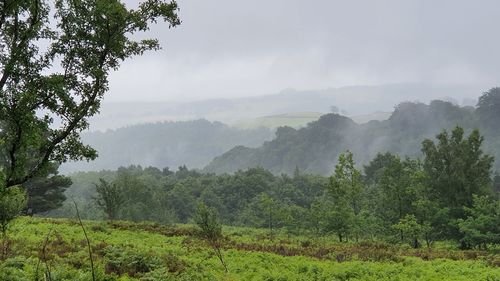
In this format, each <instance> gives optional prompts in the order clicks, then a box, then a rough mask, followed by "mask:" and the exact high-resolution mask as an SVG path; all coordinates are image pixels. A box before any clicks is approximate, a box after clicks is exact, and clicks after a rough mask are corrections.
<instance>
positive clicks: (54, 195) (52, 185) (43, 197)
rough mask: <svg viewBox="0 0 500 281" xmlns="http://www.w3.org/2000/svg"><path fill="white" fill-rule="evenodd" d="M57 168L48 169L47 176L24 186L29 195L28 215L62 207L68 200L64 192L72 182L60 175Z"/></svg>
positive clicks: (42, 176) (53, 166)
mask: <svg viewBox="0 0 500 281" xmlns="http://www.w3.org/2000/svg"><path fill="white" fill-rule="evenodd" d="M57 168H58V166H57V165H52V166H51V167H49V168H48V169H47V171H48V173H47V174H44V175H40V176H37V177H35V178H33V179H31V180H29V181H27V182H26V183H25V184H24V187H25V189H26V193H27V195H28V204H27V213H28V214H38V213H43V212H47V211H50V210H54V209H57V208H59V207H62V205H63V203H64V201H65V200H66V195H65V194H64V192H65V191H66V189H67V188H68V187H69V186H70V185H71V184H72V181H71V178H70V177H67V176H63V175H59V174H58V172H57Z"/></svg>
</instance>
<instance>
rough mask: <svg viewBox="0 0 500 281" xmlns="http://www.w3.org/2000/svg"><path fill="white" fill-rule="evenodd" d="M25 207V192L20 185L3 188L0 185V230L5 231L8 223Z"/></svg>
mask: <svg viewBox="0 0 500 281" xmlns="http://www.w3.org/2000/svg"><path fill="white" fill-rule="evenodd" d="M25 207H26V193H25V192H24V189H22V188H21V187H17V186H16V187H11V188H5V186H1V185H0V231H1V232H2V234H3V235H5V233H6V232H7V227H8V225H9V223H10V222H11V221H12V220H13V219H15V218H16V217H17V216H19V214H20V213H21V211H22V210H23V209H24V208H25Z"/></svg>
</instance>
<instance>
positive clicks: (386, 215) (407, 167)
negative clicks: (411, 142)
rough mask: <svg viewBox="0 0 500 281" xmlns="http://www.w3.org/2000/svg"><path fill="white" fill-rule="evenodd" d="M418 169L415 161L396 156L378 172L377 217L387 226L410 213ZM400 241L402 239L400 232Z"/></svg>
mask: <svg viewBox="0 0 500 281" xmlns="http://www.w3.org/2000/svg"><path fill="white" fill-rule="evenodd" d="M419 169H420V167H419V163H418V162H417V161H413V160H410V159H406V160H401V159H400V158H399V157H397V156H396V157H394V158H392V160H391V161H390V162H387V163H386V166H385V167H384V168H382V169H381V170H380V171H379V175H378V177H377V178H378V179H377V184H376V189H377V191H378V193H377V197H376V198H377V203H378V204H377V206H376V207H377V213H378V214H377V215H378V216H379V217H381V218H382V219H383V221H384V222H386V223H387V224H388V225H389V226H390V225H393V224H396V223H397V222H399V221H400V220H401V219H402V218H404V217H405V216H406V215H407V214H409V213H411V212H412V201H414V200H415V196H414V193H415V190H414V189H415V182H414V175H415V173H417V172H418V170H419ZM400 239H401V240H403V239H404V234H403V232H402V231H400Z"/></svg>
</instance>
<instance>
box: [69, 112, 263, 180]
mask: <svg viewBox="0 0 500 281" xmlns="http://www.w3.org/2000/svg"><path fill="white" fill-rule="evenodd" d="M272 134H273V132H272V131H271V130H269V129H266V128H258V129H252V130H243V129H237V128H234V127H229V126H227V125H224V124H222V123H220V122H209V121H207V120H203V119H200V120H195V121H178V122H158V123H153V124H141V125H133V126H128V127H124V128H120V129H115V130H107V131H105V132H88V133H85V134H82V141H83V142H84V143H86V144H89V145H91V146H92V147H93V148H95V149H96V150H97V152H98V154H99V157H98V158H97V159H95V160H94V161H92V162H86V161H80V162H70V163H66V164H64V165H63V166H62V167H61V168H60V170H61V171H63V172H66V173H68V172H75V171H89V170H93V171H98V170H102V169H117V168H118V167H120V166H127V165H142V166H155V167H178V166H181V165H187V166H189V167H191V168H203V167H204V166H205V165H207V164H208V163H209V162H210V161H211V160H212V159H213V158H214V157H215V156H217V155H220V154H222V153H224V152H226V151H227V150H229V149H231V148H232V147H234V146H235V145H245V146H249V147H256V146H259V145H261V144H262V143H263V142H264V141H266V140H270V139H271V138H272Z"/></svg>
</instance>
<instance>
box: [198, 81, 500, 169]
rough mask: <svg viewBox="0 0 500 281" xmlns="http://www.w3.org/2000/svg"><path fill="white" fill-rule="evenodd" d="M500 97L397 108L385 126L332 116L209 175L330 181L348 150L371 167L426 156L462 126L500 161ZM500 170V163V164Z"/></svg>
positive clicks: (227, 159)
mask: <svg viewBox="0 0 500 281" xmlns="http://www.w3.org/2000/svg"><path fill="white" fill-rule="evenodd" d="M499 97H500V91H499V90H498V88H493V89H491V90H489V91H488V92H486V93H484V94H483V96H482V97H481V98H480V100H479V103H478V105H477V107H471V106H464V107H461V106H458V105H455V104H453V103H450V102H445V101H440V100H434V101H432V102H431V103H429V104H423V103H418V102H404V103H401V104H399V105H397V106H396V107H395V109H394V112H393V114H392V115H391V117H390V118H389V119H388V120H385V121H370V122H368V123H366V124H362V125H359V124H356V123H355V122H353V121H352V120H350V119H349V118H347V117H345V116H341V115H337V114H327V115H324V116H322V117H321V118H320V119H319V120H318V121H315V122H311V123H309V125H308V126H307V127H304V128H300V129H294V128H290V127H281V128H279V129H278V130H277V131H276V136H275V138H274V139H273V140H272V141H269V142H266V143H264V144H263V145H262V146H261V147H257V148H247V147H243V146H237V147H234V148H233V149H231V150H230V151H228V152H226V153H224V154H222V155H221V156H218V157H216V158H215V159H214V160H213V161H212V162H211V163H210V164H209V165H207V167H206V168H205V170H206V171H208V172H215V173H224V172H234V171H236V170H238V169H245V168H249V167H255V166H261V167H263V168H265V169H268V170H270V171H271V172H273V173H275V174H280V173H287V174H291V173H292V172H293V171H294V169H295V167H299V169H301V170H303V171H306V172H310V173H319V174H322V175H327V174H329V173H330V171H332V170H333V168H334V166H335V163H336V161H335V159H337V158H338V156H339V155H340V153H342V152H343V151H346V150H350V151H352V152H353V154H354V156H355V160H356V162H357V163H359V164H366V163H368V162H369V161H370V160H371V159H373V158H374V157H375V156H376V155H377V153H379V152H384V151H390V152H391V153H393V154H396V155H400V156H402V157H404V156H409V157H417V156H421V155H422V152H421V147H420V141H421V140H422V139H424V138H430V137H433V136H434V135H436V134H437V133H439V132H440V131H441V130H443V129H452V128H454V127H455V126H457V125H458V126H461V127H463V128H464V130H465V131H466V132H470V131H472V130H473V129H476V128H479V129H480V130H481V133H483V134H484V136H485V140H484V150H485V151H487V152H489V153H491V154H492V155H494V156H496V158H497V159H500V151H499V150H498V149H497V148H498V147H499V145H500V137H499V136H500V135H499V133H498V132H499V131H500V130H499V129H498V126H495V124H498V123H499V122H500V116H499V115H498V112H500V102H499V100H500V98H499ZM494 166H495V168H496V169H499V168H500V163H499V162H496V163H495V165H494Z"/></svg>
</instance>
